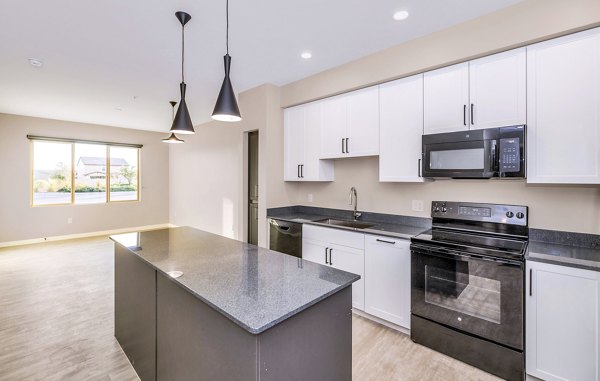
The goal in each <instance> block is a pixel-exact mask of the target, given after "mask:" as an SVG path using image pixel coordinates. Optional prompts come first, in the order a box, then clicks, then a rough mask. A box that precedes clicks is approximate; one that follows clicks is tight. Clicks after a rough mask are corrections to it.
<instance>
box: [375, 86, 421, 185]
mask: <svg viewBox="0 0 600 381" xmlns="http://www.w3.org/2000/svg"><path fill="white" fill-rule="evenodd" d="M379 123H380V124H379V181H397V182H422V181H423V178H422V177H421V136H422V135H423V74H419V75H415V76H412V77H407V78H403V79H399V80H397V81H393V82H388V83H385V84H382V85H380V86H379Z"/></svg>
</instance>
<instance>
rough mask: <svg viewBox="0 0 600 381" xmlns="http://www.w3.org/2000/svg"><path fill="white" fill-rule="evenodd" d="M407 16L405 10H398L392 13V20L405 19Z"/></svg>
mask: <svg viewBox="0 0 600 381" xmlns="http://www.w3.org/2000/svg"><path fill="white" fill-rule="evenodd" d="M407 18H408V12H407V11H398V12H395V13H394V20H396V21H400V20H406V19H407Z"/></svg>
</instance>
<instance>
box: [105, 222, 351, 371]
mask: <svg viewBox="0 0 600 381" xmlns="http://www.w3.org/2000/svg"><path fill="white" fill-rule="evenodd" d="M111 239H112V240H113V241H115V337H116V338H117V340H118V341H119V344H120V345H121V347H122V348H123V351H124V352H125V354H126V355H127V357H128V358H129V360H130V362H131V364H132V365H133V367H134V369H135V370H136V372H137V373H138V375H139V377H140V379H141V380H143V381H146V380H178V381H179V380H182V381H185V380H257V381H258V380H260V381H265V380H332V381H335V380H348V381H349V380H351V379H352V316H351V308H352V288H351V287H350V286H351V284H352V283H353V282H354V281H356V280H358V279H359V276H357V275H354V274H350V273H347V272H343V271H339V270H335V269H333V268H330V267H326V266H321V265H318V264H315V263H312V262H308V261H304V260H302V259H299V258H295V257H292V256H288V255H284V254H280V253H276V252H272V251H270V250H266V249H262V248H258V247H256V246H253V245H249V244H245V243H242V242H239V241H235V240H231V239H228V238H224V237H221V236H218V235H214V234H210V233H206V232H203V231H200V230H196V229H192V228H187V227H184V228H174V229H162V230H155V231H149V232H141V233H130V234H121V235H116V236H112V237H111ZM169 271H181V272H183V275H182V276H181V277H179V278H172V277H170V276H169V275H168V274H167V272H169Z"/></svg>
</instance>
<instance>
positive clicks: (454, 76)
mask: <svg viewBox="0 0 600 381" xmlns="http://www.w3.org/2000/svg"><path fill="white" fill-rule="evenodd" d="M526 68H527V66H526V53H525V49H524V48H522V49H516V50H511V51H507V52H503V53H499V54H494V55H491V56H488V57H484V58H480V59H477V60H474V61H470V62H465V63H461V64H458V65H453V66H449V67H445V68H442V69H438V70H434V71H430V72H427V73H425V76H424V103H425V105H424V133H425V134H435V133H440V132H452V131H462V130H468V129H480V128H491V127H503V126H511V125H517V124H525V122H526V114H527V113H526V108H527V103H526V89H527V81H526V71H527V70H526Z"/></svg>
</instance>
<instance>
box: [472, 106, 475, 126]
mask: <svg viewBox="0 0 600 381" xmlns="http://www.w3.org/2000/svg"><path fill="white" fill-rule="evenodd" d="M473 107H474V105H473V103H471V125H473V124H475V122H474V121H473Z"/></svg>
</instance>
